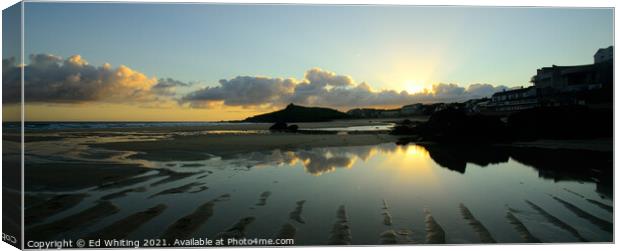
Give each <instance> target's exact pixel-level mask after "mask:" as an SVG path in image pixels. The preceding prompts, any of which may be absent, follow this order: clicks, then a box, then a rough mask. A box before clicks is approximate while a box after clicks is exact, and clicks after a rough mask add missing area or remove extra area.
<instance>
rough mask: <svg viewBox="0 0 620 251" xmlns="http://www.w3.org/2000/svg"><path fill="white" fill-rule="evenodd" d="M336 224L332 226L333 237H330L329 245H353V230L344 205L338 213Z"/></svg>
mask: <svg viewBox="0 0 620 251" xmlns="http://www.w3.org/2000/svg"><path fill="white" fill-rule="evenodd" d="M336 219H337V220H336V223H334V225H333V226H332V231H331V235H330V237H329V241H328V244H329V245H350V244H351V240H352V238H351V228H350V227H349V218H348V217H347V210H346V209H345V207H344V205H341V206H340V207H339V208H338V211H337V212H336Z"/></svg>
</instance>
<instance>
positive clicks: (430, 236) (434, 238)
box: [424, 209, 446, 244]
mask: <svg viewBox="0 0 620 251" xmlns="http://www.w3.org/2000/svg"><path fill="white" fill-rule="evenodd" d="M424 213H425V214H426V216H425V219H424V223H425V225H426V243H427V244H444V243H446V232H445V231H444V230H443V228H442V227H441V226H440V225H439V224H438V223H437V221H435V218H433V215H431V211H430V210H428V209H424Z"/></svg>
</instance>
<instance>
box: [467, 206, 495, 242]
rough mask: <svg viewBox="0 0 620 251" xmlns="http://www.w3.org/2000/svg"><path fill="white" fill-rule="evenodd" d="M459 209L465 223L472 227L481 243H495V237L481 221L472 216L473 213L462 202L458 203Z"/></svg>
mask: <svg viewBox="0 0 620 251" xmlns="http://www.w3.org/2000/svg"><path fill="white" fill-rule="evenodd" d="M459 209H460V210H461V214H462V215H463V219H465V220H466V221H467V223H468V224H469V225H470V226H471V227H472V228H473V229H474V232H476V233H477V234H478V237H479V238H480V241H481V242H482V243H496V241H495V239H494V238H493V236H492V235H491V233H489V230H487V228H486V227H485V226H484V225H482V223H481V222H480V221H479V220H478V219H476V217H474V215H473V214H472V213H471V211H469V209H468V208H467V207H466V206H465V205H463V203H461V204H459Z"/></svg>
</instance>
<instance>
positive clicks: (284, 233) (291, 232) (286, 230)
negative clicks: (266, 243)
mask: <svg viewBox="0 0 620 251" xmlns="http://www.w3.org/2000/svg"><path fill="white" fill-rule="evenodd" d="M296 235H297V228H296V227H295V226H293V224H291V223H288V222H287V223H284V225H282V227H281V228H280V230H279V231H278V233H277V234H276V235H275V236H274V238H276V239H295V236H296Z"/></svg>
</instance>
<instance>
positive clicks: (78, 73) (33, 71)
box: [3, 54, 185, 105]
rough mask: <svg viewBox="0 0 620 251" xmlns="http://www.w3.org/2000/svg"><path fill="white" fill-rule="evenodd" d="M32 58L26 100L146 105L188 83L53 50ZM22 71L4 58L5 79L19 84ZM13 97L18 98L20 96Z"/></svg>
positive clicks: (26, 72) (26, 73) (26, 69)
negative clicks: (95, 64)
mask: <svg viewBox="0 0 620 251" xmlns="http://www.w3.org/2000/svg"><path fill="white" fill-rule="evenodd" d="M29 59H30V63H29V64H28V65H26V66H24V90H25V100H26V102H39V103H84V102H95V101H97V102H123V103H141V105H144V103H148V102H162V101H164V100H165V99H166V98H163V97H162V96H171V95H174V88H175V86H179V85H185V84H184V83H182V82H179V81H176V80H173V79H169V78H168V79H159V80H158V79H157V78H155V77H149V76H147V75H145V74H144V73H141V72H138V71H136V70H134V69H131V68H129V67H127V66H125V65H120V66H118V67H116V68H114V67H112V66H111V65H110V64H107V63H106V64H103V65H102V66H93V65H90V64H89V63H88V62H87V61H86V60H85V59H84V58H82V57H81V56H80V55H73V56H70V57H68V58H66V59H63V58H62V57H59V56H55V55H51V54H33V55H30V57H29ZM19 71H20V68H19V67H18V66H17V65H16V64H15V60H10V59H8V60H3V82H4V83H9V85H10V86H19V78H15V77H14V76H15V75H18V76H19ZM5 76H7V77H6V79H5ZM13 88H14V87H13ZM17 89H18V88H17ZM3 91H4V89H3ZM3 96H4V95H3ZM3 98H5V97H3ZM10 101H13V102H18V101H19V99H10Z"/></svg>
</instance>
